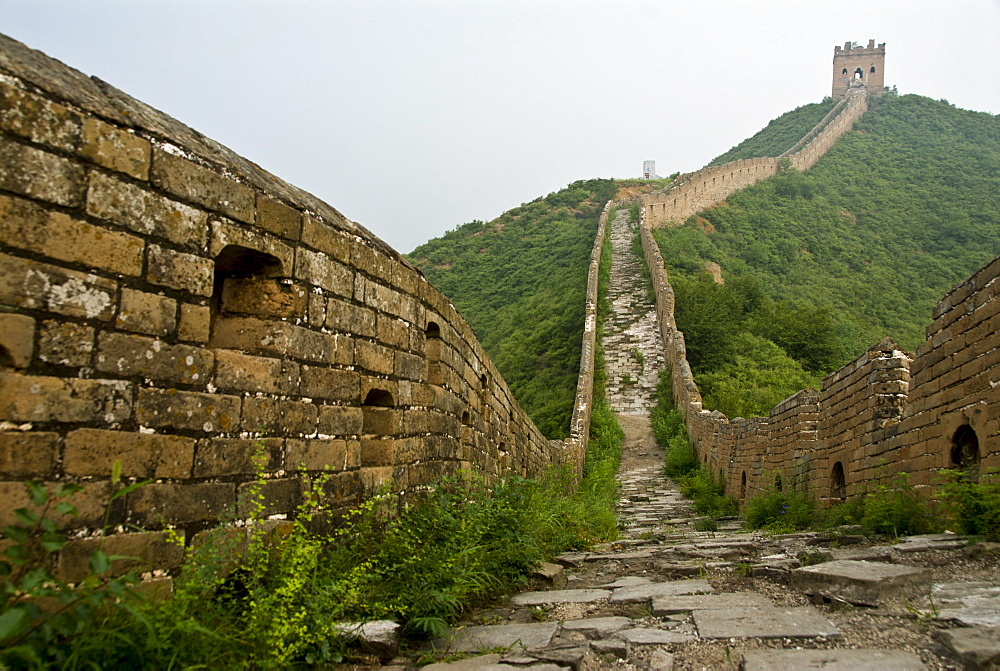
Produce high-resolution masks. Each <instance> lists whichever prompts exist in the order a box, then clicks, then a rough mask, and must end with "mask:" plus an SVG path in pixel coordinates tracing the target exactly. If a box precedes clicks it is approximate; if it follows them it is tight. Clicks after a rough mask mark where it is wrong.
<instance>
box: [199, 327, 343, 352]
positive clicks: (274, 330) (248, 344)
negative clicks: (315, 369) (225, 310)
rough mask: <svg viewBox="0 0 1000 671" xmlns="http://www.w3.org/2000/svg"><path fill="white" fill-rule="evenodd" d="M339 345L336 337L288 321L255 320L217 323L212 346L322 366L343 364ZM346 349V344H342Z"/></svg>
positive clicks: (213, 332)
mask: <svg viewBox="0 0 1000 671" xmlns="http://www.w3.org/2000/svg"><path fill="white" fill-rule="evenodd" d="M341 344H342V343H339V342H338V341H337V339H336V338H335V337H334V336H331V335H328V334H325V333H318V332H316V331H310V330H309V329H307V328H303V327H301V326H295V325H294V324H290V323H288V322H278V321H264V320H261V319H255V318H253V317H227V318H225V319H218V320H216V324H215V327H214V329H213V331H212V345H213V346H214V347H223V348H227V349H238V350H243V351H246V352H252V353H256V354H264V355H267V354H275V355H278V356H282V357H284V356H288V357H292V358H295V359H302V360H305V361H316V362H319V363H340V362H341V361H340V360H339V358H338V356H337V355H336V352H337V350H338V349H339V348H340V346H341ZM343 344H344V345H345V346H346V345H347V343H346V342H345V343H343Z"/></svg>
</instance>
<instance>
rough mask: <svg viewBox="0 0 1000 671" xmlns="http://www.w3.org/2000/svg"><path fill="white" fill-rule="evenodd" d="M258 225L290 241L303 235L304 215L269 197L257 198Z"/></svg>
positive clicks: (261, 196)
mask: <svg viewBox="0 0 1000 671" xmlns="http://www.w3.org/2000/svg"><path fill="white" fill-rule="evenodd" d="M257 225H258V226H260V227H261V228H263V229H264V230H266V231H270V232H272V233H274V234H275V235H279V236H281V237H283V238H287V239H289V240H298V239H299V237H300V236H301V234H302V214H301V213H299V211H298V210H296V209H294V208H291V207H288V206H287V205H285V204H284V203H281V202H278V201H277V200H274V199H273V198H268V197H267V196H263V195H260V196H257Z"/></svg>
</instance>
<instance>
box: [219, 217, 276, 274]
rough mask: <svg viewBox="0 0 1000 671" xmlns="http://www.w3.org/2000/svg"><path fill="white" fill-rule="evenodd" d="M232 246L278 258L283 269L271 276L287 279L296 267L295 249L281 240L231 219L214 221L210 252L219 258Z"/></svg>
mask: <svg viewBox="0 0 1000 671" xmlns="http://www.w3.org/2000/svg"><path fill="white" fill-rule="evenodd" d="M230 246H236V247H243V248H246V249H252V250H255V251H258V252H261V253H262V254H267V255H268V256H273V257H274V258H276V259H277V260H278V262H279V264H280V266H281V267H280V268H276V269H274V271H273V272H271V273H269V274H271V275H279V276H285V277H287V276H288V275H290V274H291V272H292V268H293V267H294V265H295V250H294V248H293V247H292V246H291V245H289V244H287V243H286V242H284V241H282V240H281V239H280V238H277V237H275V236H273V235H271V234H269V233H267V232H265V231H262V230H260V229H259V228H257V227H254V226H246V225H243V224H239V223H237V222H235V221H231V220H229V219H221V218H220V219H213V220H212V233H211V239H210V241H209V251H210V252H211V254H212V256H213V257H215V258H218V256H219V255H220V254H221V253H222V252H223V250H224V249H226V247H230Z"/></svg>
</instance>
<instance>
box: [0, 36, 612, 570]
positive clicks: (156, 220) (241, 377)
mask: <svg viewBox="0 0 1000 671" xmlns="http://www.w3.org/2000/svg"><path fill="white" fill-rule="evenodd" d="M600 237H601V238H603V236H600ZM0 244H2V248H0V422H2V424H0V525H3V524H8V523H10V522H11V521H12V516H13V510H14V509H15V508H18V507H21V506H23V505H26V504H27V499H26V495H25V490H24V486H23V481H24V480H27V479H36V480H42V481H46V482H50V483H55V482H64V481H77V482H80V483H81V484H82V485H83V486H84V491H83V492H82V493H81V494H79V495H77V498H76V502H77V505H78V507H79V509H80V515H79V517H78V518H75V519H74V518H61V519H60V520H59V521H60V524H61V525H63V526H64V527H66V528H81V529H85V528H94V527H100V526H101V525H102V523H103V519H102V517H103V513H104V503H105V502H106V501H107V497H108V494H109V491H110V489H111V487H112V485H111V482H110V475H111V469H112V464H113V462H114V461H115V460H116V459H117V460H120V461H121V463H122V469H123V474H124V476H125V477H126V478H150V479H153V480H154V482H153V483H151V484H148V485H146V486H144V487H142V488H140V489H138V490H136V491H135V492H133V493H131V494H129V495H128V496H127V497H124V498H122V499H119V500H118V501H116V502H115V503H114V506H113V508H112V510H111V517H110V523H111V525H112V526H117V525H138V526H141V527H143V528H145V529H150V530H152V531H149V532H146V533H142V534H123V535H121V536H118V537H116V540H115V542H114V544H113V545H111V546H106V548H105V549H106V550H107V551H108V552H109V553H110V554H124V555H135V556H141V557H143V558H145V559H147V560H150V561H151V562H152V568H168V567H169V566H172V565H173V564H175V563H176V562H177V561H179V558H180V554H179V552H177V551H173V550H170V549H169V548H168V546H167V545H166V543H165V536H164V534H163V533H162V532H161V531H157V530H159V529H164V528H165V527H176V528H177V530H178V532H179V533H180V534H181V535H185V534H187V537H188V542H190V539H191V535H192V534H193V533H195V532H197V531H199V530H201V529H204V528H207V527H210V526H212V525H214V524H216V523H217V522H218V521H219V520H220V519H222V518H224V517H225V516H227V515H235V516H243V515H245V514H246V513H247V509H246V506H245V504H240V503H239V502H240V500H241V495H243V494H244V493H245V492H246V491H247V490H248V488H249V487H251V483H252V482H253V481H255V480H256V478H257V475H256V473H257V470H258V467H257V466H256V465H255V463H254V455H255V453H256V452H259V451H260V452H262V455H261V457H262V459H263V462H262V463H263V466H262V468H263V472H264V477H265V479H266V481H265V483H264V488H263V494H264V497H265V498H264V501H265V509H266V513H267V514H269V515H279V516H280V515H285V514H290V513H292V512H293V511H294V510H295V508H296V506H297V504H298V503H299V500H300V497H301V491H302V484H303V477H306V476H314V475H316V474H317V473H320V472H324V473H327V474H328V475H329V481H328V482H327V484H326V485H325V487H326V490H327V493H328V494H329V495H330V496H331V497H332V498H333V499H334V500H335V501H336V502H337V503H339V504H343V505H349V504H351V503H354V502H356V501H358V500H359V499H360V498H361V497H363V496H364V495H365V494H366V493H368V492H371V491H372V490H374V489H375V488H377V487H379V486H381V485H388V484H390V483H391V486H392V487H393V489H394V490H395V491H397V492H400V493H406V492H412V491H414V490H416V489H419V488H420V487H422V486H424V485H426V484H428V483H431V482H434V481H436V480H437V479H439V478H440V477H441V476H444V475H446V474H449V473H452V472H454V471H456V470H458V469H460V468H461V469H467V470H470V471H473V472H477V473H479V474H481V475H483V476H484V477H485V478H486V479H487V480H492V479H495V478H497V477H500V476H503V475H506V474H509V473H518V474H521V475H528V476H530V475H534V474H537V473H538V472H539V471H540V470H541V469H543V468H544V467H546V466H548V465H550V464H555V463H569V464H570V465H571V466H572V467H573V468H574V469H575V470H576V471H577V472H578V473H579V472H580V471H581V470H582V463H583V451H584V450H585V448H586V436H587V433H588V431H589V405H590V398H589V393H590V387H589V386H587V385H588V383H586V382H585V380H584V379H583V377H581V394H582V396H581V398H580V399H578V401H577V412H576V413H574V419H573V421H574V424H573V430H574V434H573V437H572V438H571V439H570V440H569V441H567V442H566V443H559V442H556V441H549V440H547V439H546V438H545V437H544V436H543V435H542V434H541V433H540V432H539V431H538V429H537V428H536V427H535V426H534V424H533V423H532V422H531V420H530V419H529V418H528V417H527V415H525V413H524V412H523V411H522V410H521V408H520V407H519V405H518V404H517V402H516V401H515V400H514V398H513V396H512V395H511V393H510V390H509V389H508V387H507V385H506V383H505V382H504V381H503V379H502V378H501V377H500V375H499V373H498V372H497V371H496V368H495V367H494V365H493V364H492V363H491V362H490V360H489V359H488V358H487V357H486V355H485V353H484V352H483V350H482V348H481V346H480V345H479V343H478V342H477V340H476V338H475V336H474V334H473V332H472V330H471V329H470V328H469V326H468V325H467V324H466V322H465V321H464V320H463V319H462V317H461V316H460V315H459V314H458V313H457V312H456V310H455V308H454V307H453V305H452V304H451V303H450V302H449V301H448V299H447V298H446V297H445V296H444V295H442V294H441V293H440V292H439V291H438V290H437V289H435V288H434V287H433V286H431V285H430V284H429V283H428V282H427V280H426V279H425V278H424V276H423V275H422V274H421V273H420V271H419V270H417V269H416V268H415V267H413V266H412V265H410V264H409V263H408V262H407V261H406V260H405V259H404V258H402V257H401V256H400V255H399V254H398V253H396V252H395V251H394V250H392V249H391V248H390V247H388V246H387V245H386V244H385V243H383V242H382V241H380V240H379V239H378V238H376V237H375V236H374V235H372V234H371V233H370V232H368V231H367V230H365V229H364V228H362V227H361V226H359V225H358V224H355V223H353V222H351V221H349V220H347V219H346V218H345V217H343V216H342V215H341V214H340V213H339V212H337V211H336V210H335V209H333V208H332V207H330V206H329V205H327V204H326V203H323V202H322V201H320V200H318V199H317V198H315V197H314V196H312V195H310V194H308V193H305V192H304V191H301V190H299V189H297V188H296V187H294V186H291V185H289V184H287V183H285V182H283V181H281V180H280V179H278V178H276V177H274V176H273V175H270V174H269V173H267V172H265V171H264V170H262V169H261V168H260V167H258V166H256V165H255V164H253V163H250V162H249V161H247V160H246V159H243V158H242V157H240V156H238V155H236V154H234V153H233V152H231V151H230V150H228V149H227V148H225V147H223V146H221V145H219V144H217V143H215V142H214V141H212V140H210V139H209V138H206V137H204V136H202V135H200V134H199V133H197V132H196V131H193V130H192V129H190V128H188V127H186V126H184V125H182V124H180V123H179V122H177V121H175V120H174V119H171V118H170V117H168V116H166V115H164V114H163V113H161V112H159V111H157V110H154V109H152V108H150V107H148V106H147V105H145V104H143V103H141V102H140V101H137V100H135V99H133V98H131V97H129V96H128V95H126V94H124V93H122V92H121V91H118V90H116V89H115V88H113V87H112V86H110V85H108V84H107V83H105V82H102V81H100V80H97V79H92V78H88V77H86V76H85V75H83V74H81V73H80V72H78V71H76V70H73V69H71V68H69V67H67V66H65V65H63V64H62V63H60V62H58V61H55V60H53V59H50V58H48V57H46V56H45V55H44V54H41V53H40V52H37V51H33V50H31V49H28V48H27V47H25V46H24V45H22V44H20V43H18V42H16V41H14V40H11V39H9V38H6V37H3V36H0ZM595 253H596V254H597V255H598V256H597V258H598V259H599V248H598V249H597V251H596V252H595ZM591 274H592V279H591V285H592V290H591V291H589V292H588V301H589V302H592V303H593V304H594V308H595V309H596V270H595V269H594V268H593V263H592V269H591ZM590 314H591V313H590V312H588V322H587V324H588V331H587V336H586V337H587V338H589V340H586V339H585V350H586V351H587V352H589V354H587V355H586V356H585V357H584V362H585V366H589V368H586V370H585V371H584V372H585V376H586V377H587V379H589V380H590V383H589V384H592V371H593V319H592V317H591V316H590ZM587 343H589V344H587ZM588 357H589V359H588ZM587 361H589V364H587V363H586V362H587ZM91 542H92V541H89V540H79V541H75V543H74V544H72V545H71V546H70V547H69V548H67V550H66V551H65V552H64V553H63V560H62V561H63V565H62V570H63V573H64V575H68V576H72V575H76V574H78V573H79V571H81V570H82V566H85V563H84V564H83V565H81V564H80V557H85V556H86V552H85V551H86V549H87V548H88V547H89V546H88V545H87V544H88V543H91ZM170 547H172V546H170ZM74 562H75V563H74ZM74 572H75V573H74Z"/></svg>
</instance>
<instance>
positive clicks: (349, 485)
mask: <svg viewBox="0 0 1000 671" xmlns="http://www.w3.org/2000/svg"><path fill="white" fill-rule="evenodd" d="M322 488H323V495H324V497H325V498H326V502H327V503H344V502H348V501H354V500H357V499H358V497H359V496H360V495H361V477H360V474H359V473H358V472H357V471H352V472H348V473H334V474H332V475H331V476H330V477H329V479H328V480H327V481H326V482H324V483H322Z"/></svg>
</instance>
